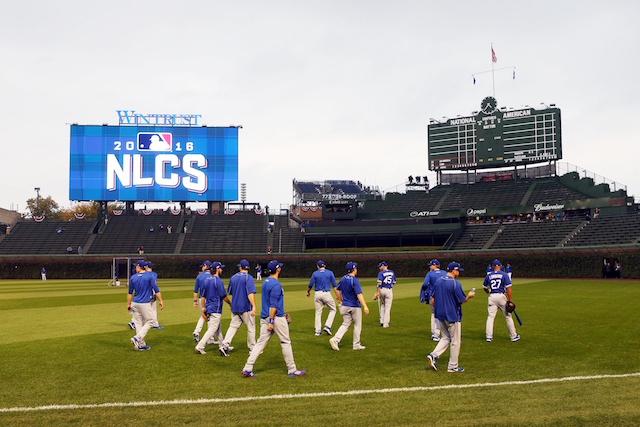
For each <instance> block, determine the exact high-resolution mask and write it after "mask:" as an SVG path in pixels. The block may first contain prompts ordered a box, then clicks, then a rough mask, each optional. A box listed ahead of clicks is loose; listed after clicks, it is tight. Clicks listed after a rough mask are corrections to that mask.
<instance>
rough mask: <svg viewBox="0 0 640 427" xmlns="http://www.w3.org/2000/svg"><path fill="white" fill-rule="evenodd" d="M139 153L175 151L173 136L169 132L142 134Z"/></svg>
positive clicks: (139, 139) (140, 135) (140, 134)
mask: <svg viewBox="0 0 640 427" xmlns="http://www.w3.org/2000/svg"><path fill="white" fill-rule="evenodd" d="M138 151H173V136H172V135H171V134H170V133H168V132H163V133H154V132H140V133H139V134H138Z"/></svg>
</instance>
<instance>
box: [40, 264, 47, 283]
mask: <svg viewBox="0 0 640 427" xmlns="http://www.w3.org/2000/svg"><path fill="white" fill-rule="evenodd" d="M40 275H41V276H42V281H43V282H46V281H47V269H46V268H44V267H42V270H40Z"/></svg>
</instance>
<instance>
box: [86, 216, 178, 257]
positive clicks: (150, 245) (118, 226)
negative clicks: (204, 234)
mask: <svg viewBox="0 0 640 427" xmlns="http://www.w3.org/2000/svg"><path fill="white" fill-rule="evenodd" d="M181 219H182V217H181V216H174V215H149V216H144V215H137V216H125V215H123V216H112V217H109V222H108V224H107V225H106V226H104V228H103V229H101V230H100V232H99V234H98V235H96V238H95V240H94V241H93V243H92V244H91V247H90V248H89V250H88V252H87V253H89V254H135V253H137V252H138V247H140V246H144V253H145V254H172V253H174V251H175V248H176V244H177V242H178V238H179V236H180V232H182V230H179V227H180V225H181ZM160 224H162V225H163V227H164V229H160ZM168 225H171V228H172V230H171V233H168V232H167V228H166V227H167V226H168ZM151 227H153V228H154V231H153V232H150V231H149V229H150V228H151Z"/></svg>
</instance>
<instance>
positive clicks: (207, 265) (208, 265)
mask: <svg viewBox="0 0 640 427" xmlns="http://www.w3.org/2000/svg"><path fill="white" fill-rule="evenodd" d="M201 267H209V268H211V261H209V260H206V261H205V262H203V263H202V266H201Z"/></svg>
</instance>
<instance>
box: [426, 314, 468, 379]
mask: <svg viewBox="0 0 640 427" xmlns="http://www.w3.org/2000/svg"><path fill="white" fill-rule="evenodd" d="M439 322H440V328H441V329H440V331H441V332H442V338H441V339H440V342H438V345H437V346H436V348H435V349H434V350H433V351H432V352H431V353H433V355H434V356H436V357H440V355H441V354H442V353H444V352H445V351H446V350H447V347H449V346H451V348H450V349H449V366H448V367H447V369H449V370H452V369H458V356H460V345H461V344H462V324H461V323H460V322H448V321H446V320H439Z"/></svg>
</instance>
